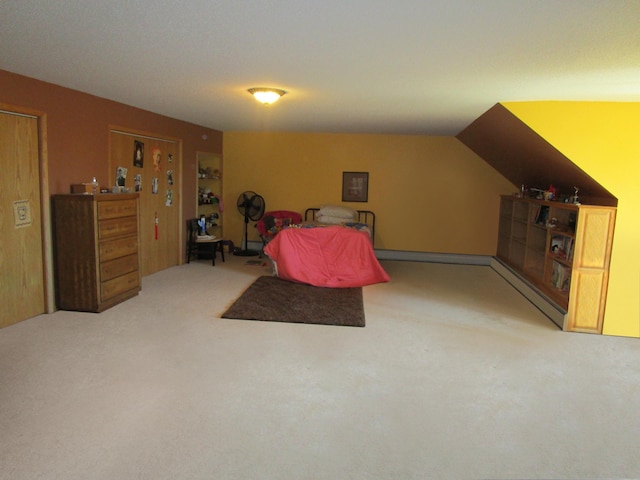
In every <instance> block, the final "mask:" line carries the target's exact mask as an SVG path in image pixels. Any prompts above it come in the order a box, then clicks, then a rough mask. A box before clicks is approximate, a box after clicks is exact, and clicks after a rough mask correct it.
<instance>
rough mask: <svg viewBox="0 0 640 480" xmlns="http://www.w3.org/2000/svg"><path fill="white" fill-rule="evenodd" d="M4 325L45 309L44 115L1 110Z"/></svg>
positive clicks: (0, 315) (0, 313)
mask: <svg viewBox="0 0 640 480" xmlns="http://www.w3.org/2000/svg"><path fill="white" fill-rule="evenodd" d="M0 161H1V163H0V164H1V165H2V173H1V174H0V278H2V287H1V288H0V305H2V308H0V327H6V326H8V325H11V324H14V323H17V322H20V321H22V320H25V319H27V318H31V317H34V316H36V315H39V314H41V313H44V311H45V304H44V302H45V293H44V264H43V253H42V252H43V250H42V249H43V246H42V219H41V205H40V165H39V157H38V119H37V118H33V117H27V116H21V115H13V114H9V113H0Z"/></svg>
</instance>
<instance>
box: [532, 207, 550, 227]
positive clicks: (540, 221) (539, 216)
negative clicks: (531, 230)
mask: <svg viewBox="0 0 640 480" xmlns="http://www.w3.org/2000/svg"><path fill="white" fill-rule="evenodd" d="M548 218H549V207H548V206H547V205H538V210H537V211H536V220H535V221H536V224H537V225H546V223H547V219H548Z"/></svg>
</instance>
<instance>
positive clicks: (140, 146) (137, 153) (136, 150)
mask: <svg viewBox="0 0 640 480" xmlns="http://www.w3.org/2000/svg"><path fill="white" fill-rule="evenodd" d="M143 165H144V143H142V142H139V141H138V140H134V141H133V166H134V167H138V168H142V167H143Z"/></svg>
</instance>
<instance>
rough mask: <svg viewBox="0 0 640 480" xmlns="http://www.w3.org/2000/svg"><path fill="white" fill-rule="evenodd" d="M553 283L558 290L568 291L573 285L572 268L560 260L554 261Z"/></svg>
mask: <svg viewBox="0 0 640 480" xmlns="http://www.w3.org/2000/svg"><path fill="white" fill-rule="evenodd" d="M551 285H553V286H554V287H555V288H557V289H558V290H561V291H563V292H568V291H569V287H570V285H571V269H570V268H569V267H565V266H564V265H562V264H560V263H558V262H553V270H552V272H551Z"/></svg>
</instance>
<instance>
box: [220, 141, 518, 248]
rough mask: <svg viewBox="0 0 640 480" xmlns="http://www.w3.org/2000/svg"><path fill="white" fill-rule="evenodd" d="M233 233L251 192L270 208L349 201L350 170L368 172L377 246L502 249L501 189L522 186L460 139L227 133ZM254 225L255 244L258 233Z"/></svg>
mask: <svg viewBox="0 0 640 480" xmlns="http://www.w3.org/2000/svg"><path fill="white" fill-rule="evenodd" d="M223 151H224V201H225V205H226V213H225V215H224V232H225V237H227V238H229V239H231V240H233V241H234V242H236V243H239V242H240V241H241V239H242V232H243V220H242V216H241V215H240V213H238V211H237V208H236V200H237V198H238V195H239V194H240V193H242V192H243V191H245V190H251V191H255V192H257V193H259V194H260V195H262V196H263V197H264V198H265V201H266V205H267V210H281V209H286V210H295V211H298V212H301V213H304V210H305V209H306V208H308V207H316V206H319V205H321V204H325V203H331V204H338V205H340V204H342V201H341V200H342V172H343V171H357V172H369V201H368V202H367V203H349V204H346V205H349V206H351V207H353V208H356V209H363V210H364V209H366V210H373V211H374V212H375V213H376V215H377V225H376V241H375V245H376V248H380V249H389V250H403V251H416V252H439V253H459V254H477V255H494V254H495V250H496V243H497V221H498V210H499V194H504V193H509V192H512V191H513V190H514V189H515V187H514V186H513V185H512V184H511V183H509V182H508V181H507V180H505V179H504V178H503V177H502V176H501V175H500V174H498V173H497V172H496V171H495V170H494V169H493V168H491V167H490V166H489V165H487V164H486V163H485V162H484V161H483V160H482V159H481V158H480V157H478V156H477V155H476V154H475V153H473V152H472V151H471V150H469V149H468V148H467V147H466V146H464V145H463V144H462V143H461V142H459V141H458V140H457V139H456V138H455V137H428V136H413V135H364V134H320V133H269V132H225V133H224V142H223ZM257 238H258V237H257V234H256V232H255V228H253V227H252V224H250V229H249V241H251V240H256V239H257Z"/></svg>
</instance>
